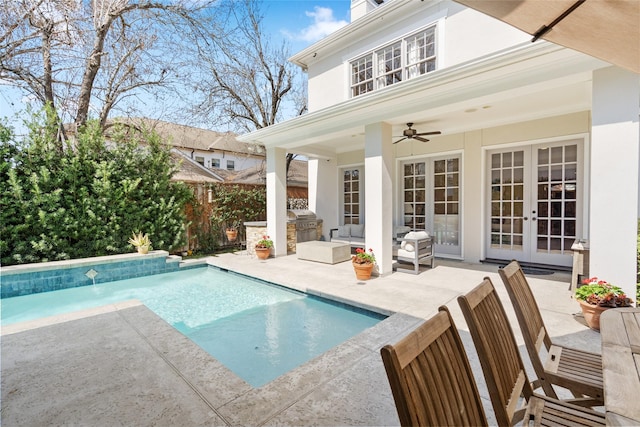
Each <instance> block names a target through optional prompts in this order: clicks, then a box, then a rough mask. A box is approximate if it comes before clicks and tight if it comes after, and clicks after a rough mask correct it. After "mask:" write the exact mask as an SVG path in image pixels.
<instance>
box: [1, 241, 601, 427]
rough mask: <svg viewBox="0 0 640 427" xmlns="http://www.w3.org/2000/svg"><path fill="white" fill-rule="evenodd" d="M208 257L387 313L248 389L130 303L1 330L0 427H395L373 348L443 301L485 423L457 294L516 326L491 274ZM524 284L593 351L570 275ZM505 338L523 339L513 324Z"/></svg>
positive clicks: (565, 333) (570, 336)
mask: <svg viewBox="0 0 640 427" xmlns="http://www.w3.org/2000/svg"><path fill="white" fill-rule="evenodd" d="M207 261H208V262H209V263H210V264H211V265H214V266H217V267H220V268H224V269H228V270H232V271H236V272H238V273H242V274H247V275H250V276H253V277H258V278H261V279H263V280H266V281H269V282H273V283H278V284H281V285H284V286H288V287H291V288H294V289H298V290H302V291H306V292H309V293H312V294H316V295H320V296H324V297H327V298H331V299H334V300H339V301H343V302H347V303H349V304H352V305H356V306H359V307H363V308H368V309H371V310H374V311H377V312H381V313H384V314H389V315H391V314H393V313H396V314H393V315H391V316H390V317H389V318H387V319H386V320H384V321H382V322H380V323H379V324H378V325H376V326H375V327H373V328H371V329H369V330H367V331H365V332H363V333H362V334H360V335H358V336H356V337H354V338H352V339H351V340H349V341H347V342H345V343H343V344H342V345H339V346H337V347H335V348H333V349H332V350H330V351H328V352H326V353H324V354H323V355H321V356H319V357H317V358H316V359H314V360H312V361H310V362H309V363H307V364H305V365H303V366H301V367H298V368H296V369H295V370H293V371H291V372H289V373H288V374H286V375H283V376H282V377H280V378H278V379H276V380H275V381H273V382H271V383H269V384H267V385H265V386H263V387H261V388H257V389H254V388H252V387H251V386H249V385H248V384H247V383H245V382H244V381H243V380H241V379H240V378H238V377H237V376H235V375H234V374H233V373H232V372H231V371H229V370H228V369H226V368H225V367H224V366H222V365H221V364H220V363H219V362H218V361H216V360H215V359H213V358H212V357H211V356H209V355H208V354H207V353H205V352H204V351H203V350H201V349H200V348H199V347H197V346H196V345H195V344H193V343H192V342H191V341H190V340H188V339H187V338H185V337H184V336H183V335H181V334H180V333H178V332H177V331H176V330H175V329H173V328H172V327H171V326H169V325H168V324H166V323H165V322H164V321H163V320H161V319H160V318H158V317H157V316H156V315H155V314H154V313H152V312H151V311H150V310H148V309H147V308H146V307H144V306H143V305H140V304H139V303H136V302H127V303H122V304H117V305H113V306H108V307H104V308H101V309H97V310H91V311H87V312H84V313H79V314H73V315H65V316H58V317H56V318H49V319H46V320H43V321H35V322H29V323H28V324H21V325H14V326H9V327H3V330H2V342H1V346H2V348H1V351H2V413H1V416H2V422H3V424H4V425H6V426H14V425H24V426H27V425H28V426H39V425H42V426H45V425H83V426H93V425H95V426H106V425H109V426H112V425H140V426H143V425H158V426H160V425H167V426H182V425H184V426H196V425H221V426H224V425H327V426H329V425H330V426H334V425H367V426H371V425H398V424H399V421H398V418H397V415H396V412H395V406H394V403H393V398H392V396H391V391H390V388H389V385H388V382H387V378H386V374H385V372H384V367H383V365H382V361H381V359H380V353H379V349H380V347H381V346H383V345H384V344H386V343H390V342H395V341H397V340H398V339H399V338H400V337H401V336H403V335H404V334H405V333H406V332H408V331H409V330H410V329H412V328H413V327H415V326H416V325H417V324H419V322H421V321H422V320H423V319H425V318H428V317H430V316H431V315H433V314H434V313H435V312H436V311H437V309H438V307H439V306H440V305H447V306H448V307H449V309H450V310H451V312H452V314H453V316H454V318H455V321H456V323H457V325H458V328H459V329H460V332H461V335H462V338H463V340H464V341H465V346H466V348H467V351H468V354H469V356H470V359H471V364H472V367H473V368H474V372H476V374H477V375H476V380H477V382H478V385H479V388H480V392H481V394H482V397H483V399H484V403H485V409H486V411H487V414H488V416H489V418H490V420H492V419H493V417H492V411H491V404H490V401H489V397H488V393H487V390H486V387H485V385H484V380H483V379H482V372H481V369H480V366H479V362H478V360H477V357H476V355H475V351H474V349H473V345H472V342H471V338H470V336H469V334H468V329H467V327H466V324H465V322H464V319H463V316H462V314H461V312H460V310H459V308H458V304H457V301H456V297H457V296H458V295H460V294H463V293H465V292H467V291H469V290H470V289H472V288H473V287H474V286H475V285H477V284H478V283H480V281H481V280H482V278H483V277H484V276H489V277H490V278H491V279H492V281H493V283H494V285H495V286H496V288H497V290H498V292H499V294H500V296H501V297H502V299H503V303H504V304H505V308H506V310H507V313H508V314H509V316H510V318H511V319H512V325H513V326H514V327H515V326H516V325H517V323H516V320H515V315H514V314H513V310H512V308H511V304H510V302H509V300H508V297H507V294H506V291H505V289H504V286H503V285H502V282H501V280H500V278H499V276H498V274H497V267H496V266H491V265H475V264H466V263H459V262H454V261H443V260H436V262H435V268H433V269H425V270H424V271H423V272H422V273H421V274H419V275H411V274H406V273H394V274H391V275H388V276H385V277H377V278H373V279H372V280H370V281H367V282H358V281H357V280H356V279H355V275H354V273H353V270H352V267H351V264H350V262H342V263H339V264H335V265H329V264H321V263H316V262H313V261H304V260H299V259H297V258H296V256H295V255H291V256H287V257H279V258H271V259H268V260H266V261H260V260H258V259H257V258H254V257H251V256H249V255H247V254H245V253H244V252H237V253H233V254H224V255H220V256H216V257H211V258H209V259H208V260H207ZM528 279H529V283H530V284H531V286H532V288H533V292H534V294H535V295H536V298H537V299H538V302H539V304H540V305H541V307H542V314H543V317H544V319H545V322H546V324H547V327H548V328H549V330H550V332H551V334H552V335H553V336H554V338H555V339H556V340H557V341H558V342H561V343H563V344H568V345H572V346H575V347H579V348H582V349H587V350H591V351H596V352H599V351H600V335H599V334H598V333H596V332H594V331H591V330H590V329H588V328H587V327H586V326H585V325H584V324H583V323H582V322H581V320H582V319H581V316H579V315H576V313H578V312H579V307H578V305H577V303H576V302H575V301H574V300H572V299H571V298H570V295H569V291H568V282H569V279H570V275H569V274H568V273H555V274H553V275H528ZM515 333H516V337H517V338H518V340H519V342H521V338H520V332H519V330H517V328H516V331H515ZM521 349H522V350H524V347H523V346H521ZM525 356H526V355H525ZM525 360H527V359H526V357H525Z"/></svg>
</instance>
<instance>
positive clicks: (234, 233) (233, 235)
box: [225, 228, 238, 242]
mask: <svg viewBox="0 0 640 427" xmlns="http://www.w3.org/2000/svg"><path fill="white" fill-rule="evenodd" d="M225 233H227V240H228V241H230V242H235V241H236V239H237V238H238V230H236V229H234V228H227V229H226V230H225Z"/></svg>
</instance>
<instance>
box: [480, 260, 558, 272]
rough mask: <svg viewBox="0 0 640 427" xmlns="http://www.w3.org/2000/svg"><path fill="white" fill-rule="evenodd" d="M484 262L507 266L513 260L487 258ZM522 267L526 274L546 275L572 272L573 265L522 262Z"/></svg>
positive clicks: (482, 261)
mask: <svg viewBox="0 0 640 427" xmlns="http://www.w3.org/2000/svg"><path fill="white" fill-rule="evenodd" d="M480 262H481V263H482V264H494V265H498V266H499V267H500V268H502V267H505V266H506V265H507V264H509V263H510V262H511V261H505V260H503V259H495V258H486V259H484V260H481V261H480ZM520 267H522V271H523V272H524V274H529V275H531V276H545V275H550V274H553V273H571V267H564V266H559V265H546V264H534V263H526V262H521V263H520Z"/></svg>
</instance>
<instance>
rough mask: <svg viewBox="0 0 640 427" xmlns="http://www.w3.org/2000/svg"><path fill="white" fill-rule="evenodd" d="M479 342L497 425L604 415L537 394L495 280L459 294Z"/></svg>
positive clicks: (589, 420)
mask: <svg viewBox="0 0 640 427" xmlns="http://www.w3.org/2000/svg"><path fill="white" fill-rule="evenodd" d="M458 303H459V304H460V307H461V308H462V312H463V314H464V317H465V319H466V320H467V325H468V326H469V331H470V332H471V337H472V338H473V342H474V344H475V347H476V350H477V352H478V357H479V359H480V364H481V365H482V371H483V372H484V378H485V380H486V383H487V388H488V390H489V396H490V397H491V403H492V405H493V410H494V413H495V416H496V421H497V423H498V425H501V426H507V425H515V424H516V423H519V422H521V421H524V422H525V423H526V424H529V425H535V426H538V425H542V426H546V425H549V426H561V425H574V426H575V425H581V426H596V425H604V424H605V415H604V414H603V413H600V412H596V411H594V410H592V409H589V408H584V407H582V406H578V405H574V404H571V403H568V402H565V401H562V400H558V399H554V398H552V397H548V396H542V395H537V394H534V393H533V389H532V387H531V383H530V382H529V379H528V378H527V373H526V372H525V368H524V364H523V362H522V358H521V357H520V352H519V351H518V345H517V343H516V340H515V337H514V335H513V330H512V329H511V326H510V325H509V321H508V319H507V315H506V313H505V311H504V307H503V305H502V303H501V302H500V299H499V298H498V294H497V293H496V290H495V288H494V287H493V283H491V279H489V278H488V277H485V279H484V280H483V281H482V283H480V285H478V286H476V287H475V288H474V289H473V290H472V291H470V292H469V293H468V294H466V295H463V296H460V297H458Z"/></svg>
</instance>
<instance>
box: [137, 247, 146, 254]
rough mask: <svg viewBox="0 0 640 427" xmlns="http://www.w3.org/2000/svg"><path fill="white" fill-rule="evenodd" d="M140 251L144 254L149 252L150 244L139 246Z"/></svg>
mask: <svg viewBox="0 0 640 427" xmlns="http://www.w3.org/2000/svg"><path fill="white" fill-rule="evenodd" d="M138 253H139V254H142V255H144V254H147V253H149V246H138Z"/></svg>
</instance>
